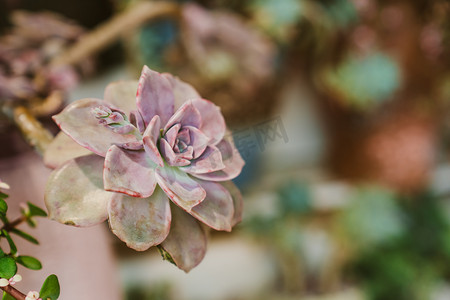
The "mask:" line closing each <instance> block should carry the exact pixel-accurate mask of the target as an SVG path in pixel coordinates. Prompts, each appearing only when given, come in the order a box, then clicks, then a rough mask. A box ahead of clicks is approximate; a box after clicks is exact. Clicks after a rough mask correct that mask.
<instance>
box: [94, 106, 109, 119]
mask: <svg viewBox="0 0 450 300" xmlns="http://www.w3.org/2000/svg"><path fill="white" fill-rule="evenodd" d="M91 112H92V113H93V114H94V116H95V117H96V118H97V119H100V118H107V117H109V115H110V114H112V111H111V109H109V108H108V107H106V106H103V105H100V106H97V107H94V108H93V109H92V110H91Z"/></svg>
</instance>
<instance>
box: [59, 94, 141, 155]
mask: <svg viewBox="0 0 450 300" xmlns="http://www.w3.org/2000/svg"><path fill="white" fill-rule="evenodd" d="M98 106H107V107H109V108H112V106H111V105H110V104H108V103H107V102H105V101H103V100H100V99H93V98H86V99H81V100H77V101H75V102H73V103H71V104H69V105H68V106H67V107H66V108H65V109H64V110H63V111H62V112H61V113H59V114H58V115H56V116H53V120H55V122H56V124H58V126H59V127H60V128H61V130H62V131H64V132H65V133H66V134H67V135H68V136H70V137H71V138H72V139H73V140H74V141H76V142H77V143H78V144H80V145H81V146H83V147H84V148H86V149H88V150H91V151H92V152H94V153H97V154H98V155H100V156H103V157H104V156H105V155H106V152H107V151H108V149H109V147H111V145H113V144H124V143H132V142H135V141H136V137H135V136H134V135H133V134H120V133H116V132H114V131H113V130H111V129H110V128H108V127H106V126H104V125H102V124H100V123H99V120H98V119H97V118H96V117H95V116H94V115H93V113H92V109H93V108H95V107H98Z"/></svg>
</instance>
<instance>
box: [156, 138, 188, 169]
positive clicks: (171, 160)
mask: <svg viewBox="0 0 450 300" xmlns="http://www.w3.org/2000/svg"><path fill="white" fill-rule="evenodd" d="M159 149H160V150H161V154H162V156H163V157H164V159H165V160H166V161H167V163H168V164H169V165H170V166H177V167H179V166H186V165H188V164H190V162H189V160H187V159H184V158H182V157H181V156H180V155H179V154H176V153H175V152H174V151H173V149H172V147H170V145H169V143H168V142H167V141H166V140H165V139H160V140H159Z"/></svg>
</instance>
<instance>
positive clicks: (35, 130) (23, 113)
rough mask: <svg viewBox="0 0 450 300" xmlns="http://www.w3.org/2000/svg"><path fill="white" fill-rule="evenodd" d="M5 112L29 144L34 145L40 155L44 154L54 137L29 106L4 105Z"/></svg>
mask: <svg viewBox="0 0 450 300" xmlns="http://www.w3.org/2000/svg"><path fill="white" fill-rule="evenodd" d="M3 112H4V113H5V114H6V115H7V116H8V117H9V118H10V119H11V120H12V121H13V122H14V123H15V124H16V126H17V127H18V128H19V129H20V131H21V132H22V135H23V136H24V137H25V139H26V140H27V142H28V144H30V145H31V146H33V147H34V148H35V149H36V151H37V152H38V153H39V154H40V155H43V154H44V151H45V149H47V147H48V145H49V144H50V142H51V141H52V139H53V135H52V134H51V133H50V131H48V130H47V129H45V128H44V127H43V126H42V124H41V123H40V122H39V121H38V120H37V119H36V118H35V117H34V116H33V115H32V114H31V112H30V111H29V110H28V108H26V107H24V106H17V107H12V106H4V107H3Z"/></svg>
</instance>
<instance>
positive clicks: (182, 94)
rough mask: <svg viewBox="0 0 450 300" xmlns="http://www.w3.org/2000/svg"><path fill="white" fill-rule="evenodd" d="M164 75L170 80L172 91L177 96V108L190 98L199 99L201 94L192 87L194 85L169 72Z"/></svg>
mask: <svg viewBox="0 0 450 300" xmlns="http://www.w3.org/2000/svg"><path fill="white" fill-rule="evenodd" d="M162 75H163V76H164V77H166V78H167V80H169V82H170V85H171V86H172V91H173V94H174V96H175V109H178V108H179V107H181V106H182V105H183V103H185V102H186V101H188V100H194V99H199V98H201V97H200V94H199V93H198V92H197V91H196V90H195V89H194V87H192V85H190V84H188V83H186V82H184V81H181V80H180V79H178V77H175V76H173V75H172V74H169V73H163V74H162Z"/></svg>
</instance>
